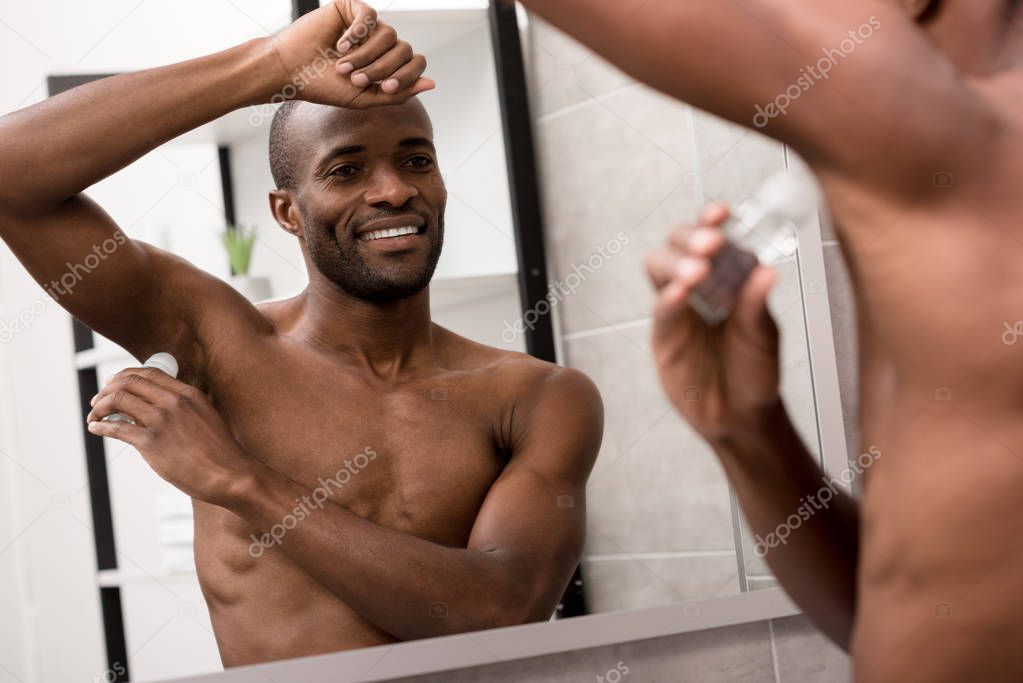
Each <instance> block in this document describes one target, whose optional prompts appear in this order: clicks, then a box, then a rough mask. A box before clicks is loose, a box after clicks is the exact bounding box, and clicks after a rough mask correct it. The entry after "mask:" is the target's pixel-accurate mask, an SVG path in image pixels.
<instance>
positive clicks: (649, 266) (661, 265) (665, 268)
mask: <svg viewBox="0 0 1023 683" xmlns="http://www.w3.org/2000/svg"><path fill="white" fill-rule="evenodd" d="M646 272H647V276H648V277H649V278H650V282H651V283H652V284H653V286H654V288H656V289H662V288H664V287H665V286H667V285H668V284H669V283H671V282H672V281H674V280H676V279H681V280H682V281H683V282H684V283H685V285H686V286H687V287H689V288H692V287H695V286H696V285H698V284H699V283H700V282H702V281H703V279H704V278H705V277H707V275H708V274H709V273H710V262H709V261H708V260H707V259H705V258H701V257H698V256H690V255H686V254H682V253H679V252H678V251H677V250H675V249H671V248H662V249H655V250H654V251H652V252H650V254H649V255H648V256H647V259H646Z"/></svg>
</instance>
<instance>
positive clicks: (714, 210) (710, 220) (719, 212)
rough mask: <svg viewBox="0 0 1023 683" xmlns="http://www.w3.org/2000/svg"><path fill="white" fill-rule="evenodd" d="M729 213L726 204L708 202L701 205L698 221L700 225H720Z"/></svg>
mask: <svg viewBox="0 0 1023 683" xmlns="http://www.w3.org/2000/svg"><path fill="white" fill-rule="evenodd" d="M730 215H731V213H730V212H729V210H728V207H727V206H724V205H722V204H708V205H707V206H705V207H703V211H702V212H701V213H700V223H701V224H702V225H722V224H724V222H725V221H726V220H728V217H729V216H730Z"/></svg>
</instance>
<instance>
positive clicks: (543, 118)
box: [536, 77, 643, 123]
mask: <svg viewBox="0 0 1023 683" xmlns="http://www.w3.org/2000/svg"><path fill="white" fill-rule="evenodd" d="M554 80H557V78H556V77H555V79H554ZM639 86H643V84H642V83H637V82H636V81H632V82H631V83H626V84H625V85H620V86H618V87H617V88H614V89H613V90H609V91H607V92H605V93H601V94H600V95H598V96H597V97H592V96H589V97H587V98H586V99H584V100H582V101H581V102H576V103H575V104H570V105H568V106H567V107H562V108H561V109H555V110H554V111H551V112H547V113H546V114H541V115H540V116H538V117H536V122H537V123H549V122H550V121H556V120H558V119H560V118H561V117H563V116H568V115H569V114H571V113H573V112H576V111H579V110H581V109H585V108H586V107H589V106H591V105H594V104H600V103H603V102H607V100H609V99H611V98H612V97H614V96H615V95H618V94H619V93H621V92H622V91H624V90H628V89H629V88H636V87H639ZM580 90H581V88H580Z"/></svg>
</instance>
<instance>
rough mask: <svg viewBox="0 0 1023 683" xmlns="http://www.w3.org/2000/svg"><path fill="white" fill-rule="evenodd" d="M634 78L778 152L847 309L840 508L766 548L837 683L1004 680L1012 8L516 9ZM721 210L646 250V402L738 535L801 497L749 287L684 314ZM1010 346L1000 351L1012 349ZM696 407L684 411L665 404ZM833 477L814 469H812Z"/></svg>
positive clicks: (1019, 453) (1022, 483)
mask: <svg viewBox="0 0 1023 683" xmlns="http://www.w3.org/2000/svg"><path fill="white" fill-rule="evenodd" d="M523 2H524V4H525V5H526V6H527V7H528V8H530V9H532V10H534V11H536V12H537V13H538V14H540V15H542V16H544V17H545V18H547V19H548V20H550V21H551V22H553V23H554V24H555V25H557V26H559V27H561V28H563V29H564V30H566V31H567V32H569V33H570V34H572V35H574V36H575V37H577V38H579V39H580V40H582V41H583V42H584V43H586V44H588V45H589V46H590V47H591V48H592V49H594V50H595V51H597V52H599V53H601V54H602V55H604V56H605V57H607V58H608V59H610V60H611V61H612V62H614V63H615V64H617V65H619V66H620V67H622V68H623V69H624V70H626V71H627V72H629V73H631V74H632V75H633V76H635V77H637V78H639V79H641V80H643V81H645V82H647V83H650V84H651V85H653V86H654V87H656V88H658V89H660V90H662V91H664V92H666V93H668V94H670V95H673V96H676V97H678V98H680V99H682V100H684V101H686V102H689V103H691V104H692V105H694V106H697V107H700V108H702V109H705V110H707V111H710V112H712V113H714V114H717V115H720V116H723V117H725V118H727V119H729V120H731V121H734V122H736V123H739V124H742V125H745V126H747V127H749V128H752V129H755V130H762V131H764V132H766V133H767V134H768V135H771V136H772V137H774V138H776V139H778V140H780V141H782V142H784V143H786V144H788V145H791V146H792V147H793V148H794V149H795V150H797V151H798V152H799V153H800V154H801V155H802V156H803V157H804V158H805V159H806V160H807V161H808V162H809V163H810V164H811V166H812V168H813V169H814V171H815V173H816V175H817V176H818V178H819V180H820V181H821V183H822V185H823V188H824V191H825V194H826V198H827V201H828V203H829V204H830V208H831V210H832V212H833V215H834V217H835V219H836V222H837V230H838V235H839V239H840V242H841V245H842V249H843V252H844V254H845V257H846V260H847V262H848V263H849V266H850V270H851V273H852V278H853V282H854V285H855V290H856V297H857V312H858V318H859V325H860V330H859V344H860V352H861V367H860V377H861V381H860V387H861V400H860V403H861V435H862V436H861V438H862V444H861V447H860V448H859V450H858V451H857V452H864V453H871V449H874V451H873V453H880V457H876V458H875V457H874V456H873V454H872V455H871V460H873V464H871V465H870V467H869V468H867V469H866V470H865V472H864V486H865V488H864V492H863V497H862V500H861V501H859V502H857V501H855V500H853V499H852V498H851V497H847V496H843V497H842V498H841V499H839V500H835V501H832V503H831V504H830V507H828V508H827V509H826V510H821V511H819V512H816V513H815V514H814V515H813V516H812V517H811V518H810V519H809V520H807V521H804V522H803V523H802V526H801V527H800V528H798V529H797V530H794V531H792V533H791V535H790V537H789V538H788V542H787V544H779V545H777V547H773V548H768V549H767V555H766V557H767V561H768V562H769V564H770V566H771V568H772V569H773V571H774V572H775V574H776V575H777V576H778V578H779V579H780V581H781V582H782V584H783V585H784V586H785V588H786V589H787V590H788V592H789V593H790V595H791V596H792V597H793V599H794V600H795V601H796V603H797V604H798V605H799V606H800V607H801V608H802V609H803V610H804V611H805V612H806V614H808V615H809V616H810V618H812V619H813V620H814V621H815V622H816V624H817V625H818V626H819V627H820V628H821V629H822V630H823V631H824V632H825V633H827V634H828V635H829V636H830V637H831V638H832V639H834V640H835V641H836V642H837V643H839V644H841V645H842V646H844V647H846V648H849V649H850V651H851V653H852V656H853V662H854V670H855V675H856V678H857V679H858V680H870V681H898V682H903V681H913V680H927V681H996V680H997V681H1005V680H1013V681H1018V680H1023V648H1020V646H1019V634H1020V628H1021V626H1023V591H1020V573H1021V571H1023V543H1020V541H1021V540H1023V514H1020V512H1019V491H1020V489H1021V487H1023V412H1021V408H1023V403H1021V396H1023V373H1020V372H1019V368H1020V356H1019V354H1020V353H1023V350H1021V349H1020V345H1018V344H1015V345H1009V344H1008V343H1006V342H1003V341H1002V337H1003V335H1005V334H1006V323H1009V324H1010V326H1012V325H1014V324H1015V321H1018V320H1020V319H1021V318H1023V304H1021V303H1020V302H1021V301H1023V268H1021V266H1020V264H1021V263H1023V246H1021V245H1023V227H1021V222H1020V217H1021V216H1023V192H1020V184H1021V182H1023V121H1021V119H1019V114H1020V112H1021V111H1023V70H1021V67H1023V35H1021V32H1020V28H1021V26H1023V23H1021V22H1023V16H1021V14H1020V11H1021V10H1020V7H1019V5H1020V4H1021V3H1019V2H1018V1H1017V0H1013V1H1010V0H986V1H984V2H979V1H978V0H941V1H939V0H888V1H886V2H879V1H877V0H841V1H837V0H836V1H833V2H822V1H821V0H729V1H727V2H725V1H722V0H652V1H651V0H523ZM723 218H724V213H723V211H722V210H721V209H719V208H712V209H710V210H709V211H708V213H707V214H706V215H705V216H704V217H703V220H702V221H701V223H702V224H703V228H702V229H700V230H697V231H694V232H692V233H690V231H688V230H683V231H681V232H678V233H676V234H674V235H673V236H672V238H671V240H670V241H669V243H668V245H667V246H666V247H665V248H664V249H662V250H659V251H658V252H656V253H655V254H653V255H651V257H650V260H649V262H648V270H649V272H650V275H651V277H652V279H653V281H654V283H655V284H656V286H657V287H658V288H659V297H658V302H657V309H656V311H655V325H654V328H655V329H654V336H653V342H654V349H655V357H656V358H657V360H658V364H659V366H660V373H661V379H662V384H663V385H664V388H665V389H666V390H667V392H668V394H669V395H670V396H671V397H672V398H673V400H674V402H675V404H676V406H677V407H678V409H679V411H680V412H681V413H682V414H683V415H684V416H685V417H687V418H688V419H689V420H690V422H692V423H693V425H694V426H695V427H696V428H697V429H698V430H699V431H700V432H701V433H702V435H703V436H704V437H705V438H706V439H707V440H708V441H709V442H710V443H711V444H713V446H714V448H715V450H716V452H717V453H718V455H719V457H720V460H721V463H722V464H723V466H724V468H725V470H726V472H727V473H728V476H729V478H730V479H731V481H732V484H733V485H734V487H735V488H736V490H737V492H738V495H739V497H740V499H741V501H742V505H743V508H744V510H745V512H746V515H747V518H748V519H749V522H750V524H751V526H752V529H753V532H754V533H755V534H757V535H759V536H760V537H761V538H764V539H766V538H768V536H769V534H772V533H774V532H775V530H776V529H778V528H779V527H780V526H782V525H784V524H785V523H786V519H787V518H788V517H789V515H792V514H794V513H795V512H796V510H797V509H798V508H799V507H800V506H801V505H803V501H801V500H800V499H801V498H802V497H804V496H807V495H811V494H813V493H815V492H817V491H819V490H820V489H821V485H822V482H821V475H822V472H821V470H820V468H819V467H818V466H817V464H816V463H815V462H814V461H813V459H812V458H811V457H810V455H809V454H808V452H807V450H806V448H805V447H804V446H803V444H802V443H800V440H799V438H798V437H797V435H796V432H795V430H794V429H793V428H792V425H791V423H790V422H789V420H788V418H787V416H786V415H785V411H784V409H783V408H782V406H781V403H780V401H779V398H778V365H777V330H776V328H775V327H774V324H773V322H772V321H771V320H770V318H769V316H768V315H767V314H766V311H765V309H764V306H763V300H764V297H765V296H766V292H767V290H768V289H769V288H770V286H771V278H772V275H771V273H770V271H767V270H761V271H759V272H756V273H755V274H754V275H753V276H752V278H751V279H750V280H749V281H748V282H747V286H746V289H745V290H744V293H743V300H742V303H741V305H740V306H739V308H738V309H737V310H736V312H735V313H734V314H733V317H732V319H731V320H730V321H729V322H727V323H726V324H725V325H724V326H723V327H721V328H708V327H707V326H705V325H703V324H701V323H700V321H699V320H698V319H697V318H696V317H695V316H694V314H693V313H692V311H691V310H690V309H689V308H688V306H687V305H686V303H685V301H686V295H687V293H688V292H689V291H690V290H691V289H692V287H693V286H695V285H696V284H697V283H699V282H702V281H703V279H704V278H705V277H706V276H707V272H708V270H709V267H710V263H711V261H712V258H713V255H714V254H715V252H716V249H718V248H720V243H721V237H720V235H719V234H717V232H716V229H715V228H714V226H716V225H719V224H720V223H721V222H722V220H723ZM1014 339H1015V337H1014V336H1013V337H1012V338H1010V339H1009V340H1008V341H1009V342H1012V341H1014ZM691 386H699V387H700V389H701V391H702V395H703V399H704V400H703V401H701V402H693V401H685V400H684V392H685V389H686V387H691ZM835 474H838V473H835Z"/></svg>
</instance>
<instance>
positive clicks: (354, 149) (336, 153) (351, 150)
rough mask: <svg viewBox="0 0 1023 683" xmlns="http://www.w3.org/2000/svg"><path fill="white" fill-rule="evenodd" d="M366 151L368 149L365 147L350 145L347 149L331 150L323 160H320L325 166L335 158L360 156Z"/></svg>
mask: <svg viewBox="0 0 1023 683" xmlns="http://www.w3.org/2000/svg"><path fill="white" fill-rule="evenodd" d="M365 151H366V148H365V147H364V146H363V145H348V146H346V147H335V148H334V149H332V150H330V151H329V152H327V153H326V154H324V155H323V158H322V159H321V160H320V163H321V164H325V163H327V162H328V161H330V160H331V159H333V158H335V157H344V156H349V155H351V154H359V153H360V152H365Z"/></svg>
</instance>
